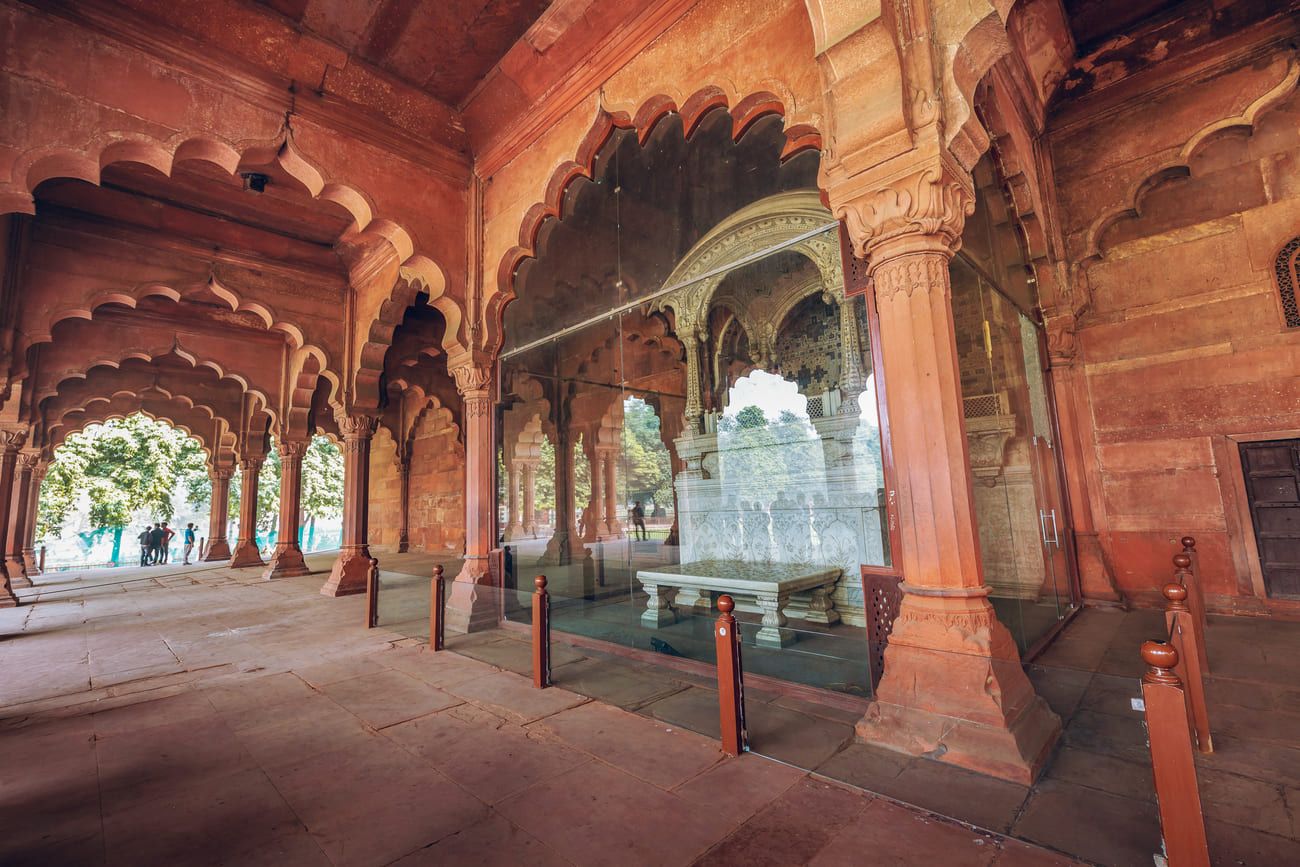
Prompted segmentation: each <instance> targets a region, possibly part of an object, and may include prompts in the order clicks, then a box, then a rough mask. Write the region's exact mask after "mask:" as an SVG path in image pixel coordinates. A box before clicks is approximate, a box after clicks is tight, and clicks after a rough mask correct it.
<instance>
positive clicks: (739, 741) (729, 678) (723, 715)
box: [713, 594, 749, 756]
mask: <svg viewBox="0 0 1300 867" xmlns="http://www.w3.org/2000/svg"><path fill="white" fill-rule="evenodd" d="M735 607H736V603H735V602H734V601H733V600H732V598H731V597H730V596H727V595H725V594H724V595H722V596H719V597H718V611H719V612H721V613H720V614H719V615H718V622H717V623H715V624H714V626H713V636H714V638H715V639H716V640H717V646H718V713H719V723H720V724H721V728H722V751H723V752H724V753H726V754H727V755H729V756H738V755H740V754H741V753H742V752H744V751H745V750H746V749H748V748H749V744H748V737H747V734H746V732H745V682H744V673H743V672H742V670H741V667H740V633H739V632H738V631H737V630H736V618H735V617H734V616H733V615H732V613H731V612H732V609H734V608H735Z"/></svg>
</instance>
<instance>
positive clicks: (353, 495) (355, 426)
mask: <svg viewBox="0 0 1300 867" xmlns="http://www.w3.org/2000/svg"><path fill="white" fill-rule="evenodd" d="M337 420H338V424H339V432H340V433H342V434H343V545H342V548H341V550H340V551H339V556H338V559H337V560H335V561H334V567H333V568H332V569H331V570H330V577H329V579H328V580H326V582H325V586H323V587H321V589H320V592H321V593H323V594H324V595H326V596H350V595H352V594H354V593H365V592H366V575H367V574H368V573H369V571H370V439H371V437H373V436H374V435H375V429H376V428H377V427H378V419H375V418H371V417H370V416H366V415H343V414H339V416H338V417H337Z"/></svg>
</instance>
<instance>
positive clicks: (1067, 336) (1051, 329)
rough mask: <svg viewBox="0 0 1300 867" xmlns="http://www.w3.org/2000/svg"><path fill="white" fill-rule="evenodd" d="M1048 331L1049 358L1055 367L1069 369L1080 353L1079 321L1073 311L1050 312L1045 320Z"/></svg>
mask: <svg viewBox="0 0 1300 867" xmlns="http://www.w3.org/2000/svg"><path fill="white" fill-rule="evenodd" d="M1043 325H1044V326H1045V327H1046V329H1047V357H1048V359H1049V360H1050V361H1051V363H1052V366H1053V367H1069V366H1070V365H1072V364H1074V362H1075V359H1076V357H1077V356H1078V353H1079V346H1078V340H1077V337H1076V333H1077V331H1078V320H1077V318H1076V317H1075V315H1074V312H1073V311H1069V310H1065V311H1048V312H1047V315H1046V316H1045V317H1044V318H1043Z"/></svg>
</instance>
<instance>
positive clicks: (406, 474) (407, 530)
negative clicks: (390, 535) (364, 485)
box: [397, 447, 411, 554]
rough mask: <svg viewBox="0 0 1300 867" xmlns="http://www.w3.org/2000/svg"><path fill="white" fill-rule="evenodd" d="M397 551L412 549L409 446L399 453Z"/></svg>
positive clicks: (400, 552)
mask: <svg viewBox="0 0 1300 867" xmlns="http://www.w3.org/2000/svg"><path fill="white" fill-rule="evenodd" d="M397 480H398V493H397V553H399V554H405V553H406V552H407V551H409V550H411V453H410V450H409V447H408V448H406V449H399V450H398V453H397Z"/></svg>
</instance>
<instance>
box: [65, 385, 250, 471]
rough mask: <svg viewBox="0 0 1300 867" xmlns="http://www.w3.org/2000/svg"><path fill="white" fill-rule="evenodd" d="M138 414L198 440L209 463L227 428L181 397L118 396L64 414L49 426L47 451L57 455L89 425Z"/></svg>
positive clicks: (211, 413) (224, 422) (208, 409)
mask: <svg viewBox="0 0 1300 867" xmlns="http://www.w3.org/2000/svg"><path fill="white" fill-rule="evenodd" d="M136 413H139V414H141V415H144V416H147V417H148V418H151V419H154V420H155V421H164V422H167V423H168V424H170V425H171V426H172V427H174V428H176V429H178V430H181V431H184V432H185V433H186V434H188V435H190V436H192V437H194V438H195V439H196V440H198V442H199V444H200V445H201V446H202V448H203V451H204V454H206V455H207V456H208V459H209V461H211V458H212V456H213V454H215V453H216V450H218V449H220V448H221V446H222V445H223V440H224V436H223V434H224V433H225V431H226V430H227V429H228V427H229V422H228V421H227V420H226V419H223V418H221V417H220V416H218V415H216V414H215V413H214V411H213V410H212V408H211V407H208V406H204V405H202V404H195V403H193V402H191V401H189V400H187V399H186V398H184V397H183V396H179V395H167V396H161V395H159V396H156V397H154V398H151V399H145V398H143V397H141V396H140V395H137V394H133V393H127V392H119V393H118V394H115V395H112V396H111V397H100V398H96V399H94V400H92V401H90V402H89V403H87V404H86V406H84V407H81V408H79V409H75V410H71V411H69V412H67V413H66V414H64V415H63V416H62V418H61V419H60V422H59V424H57V425H55V426H52V427H51V428H50V430H49V431H48V436H47V437H46V441H47V445H48V446H49V447H50V449H51V451H57V449H58V448H59V446H61V445H62V444H63V442H64V441H66V440H67V438H68V437H70V436H72V435H73V434H75V433H78V432H80V431H82V430H85V429H86V428H87V427H89V426H91V425H93V424H102V423H104V422H106V421H109V420H110V419H115V418H123V419H124V418H127V417H129V416H131V415H134V414H136Z"/></svg>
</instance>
